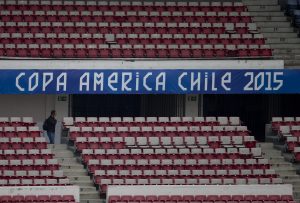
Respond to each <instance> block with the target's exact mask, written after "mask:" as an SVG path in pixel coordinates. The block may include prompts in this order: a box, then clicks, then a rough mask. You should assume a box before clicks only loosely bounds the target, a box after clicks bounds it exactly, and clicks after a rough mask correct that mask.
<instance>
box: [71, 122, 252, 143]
mask: <svg viewBox="0 0 300 203" xmlns="http://www.w3.org/2000/svg"><path fill="white" fill-rule="evenodd" d="M249 134H250V132H249V131H248V130H247V127H246V126H225V127H224V126H214V127H213V128H212V127H210V126H202V127H199V126H190V127H188V126H180V127H177V128H176V127H170V126H168V127H161V126H160V127H153V128H152V127H141V128H140V127H129V128H128V127H106V128H105V127H94V128H92V127H81V128H80V127H70V128H69V139H70V140H73V141H74V140H76V138H77V137H86V138H88V139H97V138H89V137H98V138H99V139H104V140H108V139H109V138H112V139H116V138H114V137H123V138H125V137H208V136H214V137H215V136H217V137H220V138H221V137H233V136H235V137H239V136H249ZM104 137H108V138H104ZM82 139H84V138H82ZM119 139H120V138H119ZM157 139H158V138H157ZM191 139H193V138H191ZM201 139H202V138H201ZM203 139H204V138H203ZM221 139H226V138H221ZM236 139H239V138H236Z"/></svg>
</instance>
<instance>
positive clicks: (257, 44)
mask: <svg viewBox="0 0 300 203" xmlns="http://www.w3.org/2000/svg"><path fill="white" fill-rule="evenodd" d="M75 8H76V9H75ZM0 11H1V12H0V16H1V24H0V33H1V34H0V39H1V40H0V56H3V57H35V58H39V57H43V58H53V57H54V58H86V57H89V58H226V57H241V58H248V57H252V58H261V57H271V56H272V52H271V49H270V47H269V46H268V45H265V39H264V37H263V36H262V35H261V34H259V33H258V31H257V28H256V24H255V23H253V22H252V19H251V16H250V15H249V13H248V12H247V8H246V6H244V5H243V4H242V3H241V2H138V1H134V2H130V1H128V2H124V1H114V2H113V3H111V2H110V1H74V2H73V1H70V2H68V3H64V1H55V3H53V2H52V1H47V2H39V3H37V2H31V1H21V2H19V1H5V3H4V4H2V5H0Z"/></svg>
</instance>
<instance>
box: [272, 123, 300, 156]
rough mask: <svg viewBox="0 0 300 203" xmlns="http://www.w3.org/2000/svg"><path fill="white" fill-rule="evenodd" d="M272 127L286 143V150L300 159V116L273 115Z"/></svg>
mask: <svg viewBox="0 0 300 203" xmlns="http://www.w3.org/2000/svg"><path fill="white" fill-rule="evenodd" d="M272 129H273V131H274V133H275V134H276V135H277V136H278V139H279V140H282V141H284V142H285V143H286V150H287V151H288V152H291V153H293V154H294V156H295V160H296V161H300V148H299V147H300V140H299V137H300V117H273V118H272Z"/></svg>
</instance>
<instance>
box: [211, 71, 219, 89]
mask: <svg viewBox="0 0 300 203" xmlns="http://www.w3.org/2000/svg"><path fill="white" fill-rule="evenodd" d="M217 90H218V88H216V73H214V72H213V73H212V75H211V91H217Z"/></svg>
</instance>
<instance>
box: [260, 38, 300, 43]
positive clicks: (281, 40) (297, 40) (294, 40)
mask: <svg viewBox="0 0 300 203" xmlns="http://www.w3.org/2000/svg"><path fill="white" fill-rule="evenodd" d="M266 43H267V44H294V43H298V44H299V43H300V38H297V37H295V38H284V37H280V38H267V39H266Z"/></svg>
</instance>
